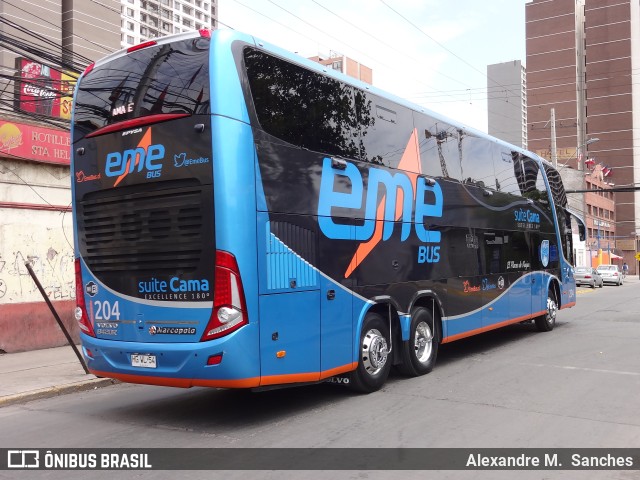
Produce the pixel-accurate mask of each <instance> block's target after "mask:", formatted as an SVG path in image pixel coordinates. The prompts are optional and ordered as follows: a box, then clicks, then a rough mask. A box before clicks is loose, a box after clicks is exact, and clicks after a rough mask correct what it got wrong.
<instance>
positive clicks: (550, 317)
mask: <svg viewBox="0 0 640 480" xmlns="http://www.w3.org/2000/svg"><path fill="white" fill-rule="evenodd" d="M557 313H558V306H557V305H556V302H555V300H553V299H552V298H547V323H548V324H549V325H553V324H554V323H556V314H557Z"/></svg>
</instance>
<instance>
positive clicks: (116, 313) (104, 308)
mask: <svg viewBox="0 0 640 480" xmlns="http://www.w3.org/2000/svg"><path fill="white" fill-rule="evenodd" d="M94 308H95V311H94V315H95V317H94V318H95V319H96V320H107V321H109V320H111V319H113V320H120V305H119V304H118V301H115V302H113V303H111V302H109V301H107V300H105V301H104V302H101V301H99V300H98V301H97V302H96V303H95V304H94Z"/></svg>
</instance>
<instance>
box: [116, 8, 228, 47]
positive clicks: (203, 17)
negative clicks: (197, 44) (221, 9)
mask: <svg viewBox="0 0 640 480" xmlns="http://www.w3.org/2000/svg"><path fill="white" fill-rule="evenodd" d="M120 2H121V4H122V7H121V8H122V22H121V29H120V32H121V45H122V47H127V46H130V45H135V44H138V43H141V42H143V41H145V40H149V39H150V38H156V37H162V36H164V35H171V34H173V33H180V32H187V31H189V30H200V29H201V28H208V29H215V28H216V27H217V20H216V19H217V17H218V0H120Z"/></svg>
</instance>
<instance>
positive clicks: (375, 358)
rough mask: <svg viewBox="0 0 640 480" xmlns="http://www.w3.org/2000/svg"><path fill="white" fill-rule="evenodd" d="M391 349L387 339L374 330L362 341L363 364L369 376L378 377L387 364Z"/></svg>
mask: <svg viewBox="0 0 640 480" xmlns="http://www.w3.org/2000/svg"><path fill="white" fill-rule="evenodd" d="M388 355H389V348H388V345H387V339H386V338H384V336H383V335H382V334H381V333H380V331H379V330H377V329H375V328H372V329H371V330H369V331H368V332H367V333H366V334H365V336H364V338H363V339H362V364H363V365H364V368H365V370H366V371H367V372H368V373H369V375H377V374H378V373H380V371H381V370H382V369H383V368H384V366H385V364H386V363H387V356H388Z"/></svg>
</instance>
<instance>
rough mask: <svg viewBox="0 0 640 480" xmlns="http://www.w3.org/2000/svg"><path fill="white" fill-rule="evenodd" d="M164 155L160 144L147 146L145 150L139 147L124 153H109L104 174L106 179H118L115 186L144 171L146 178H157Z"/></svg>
mask: <svg viewBox="0 0 640 480" xmlns="http://www.w3.org/2000/svg"><path fill="white" fill-rule="evenodd" d="M164 154H165V149H164V145H161V144H156V145H149V146H148V147H146V148H144V147H141V146H139V147H136V148H131V149H129V150H125V151H124V152H111V153H108V154H107V159H106V162H105V167H104V170H105V172H104V173H105V175H106V176H107V177H119V179H118V181H117V182H116V184H118V183H119V182H120V180H121V179H122V178H124V176H126V175H128V174H130V173H133V172H138V173H139V172H142V171H146V177H147V178H158V177H160V175H162V160H163V159H164Z"/></svg>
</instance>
